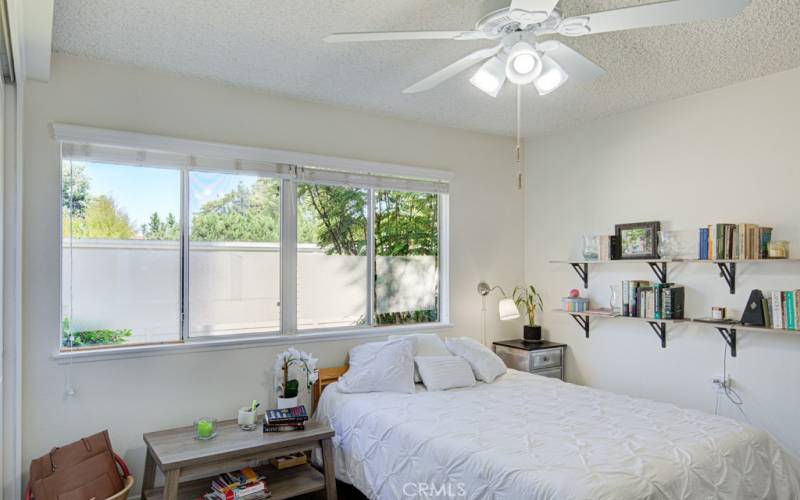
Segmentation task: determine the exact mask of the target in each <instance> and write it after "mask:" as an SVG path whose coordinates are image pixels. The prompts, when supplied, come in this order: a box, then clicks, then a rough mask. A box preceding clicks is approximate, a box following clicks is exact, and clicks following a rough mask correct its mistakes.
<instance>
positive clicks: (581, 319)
mask: <svg viewBox="0 0 800 500" xmlns="http://www.w3.org/2000/svg"><path fill="white" fill-rule="evenodd" d="M570 316H572V319H574V320H575V321H576V322H577V323H578V324H579V325H580V326H581V328H582V329H583V332H584V333H585V334H586V338H587V339H588V338H589V316H581V315H579V314H570Z"/></svg>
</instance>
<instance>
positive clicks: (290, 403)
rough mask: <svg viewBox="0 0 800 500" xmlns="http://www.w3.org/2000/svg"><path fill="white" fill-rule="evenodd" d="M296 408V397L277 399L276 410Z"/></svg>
mask: <svg viewBox="0 0 800 500" xmlns="http://www.w3.org/2000/svg"><path fill="white" fill-rule="evenodd" d="M295 406H297V396H295V397H293V398H278V409H279V410H280V409H282V408H294V407H295Z"/></svg>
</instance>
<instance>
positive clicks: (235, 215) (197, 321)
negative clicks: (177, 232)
mask: <svg viewBox="0 0 800 500" xmlns="http://www.w3.org/2000/svg"><path fill="white" fill-rule="evenodd" d="M280 199H281V197H280V182H279V181H278V180H276V179H271V178H269V177H259V176H255V175H240V174H227V173H216V172H189V211H190V217H191V218H190V223H189V336H190V337H196V336H209V335H236V334H247V333H260V332H276V331H278V330H279V329H280V231H281V226H280V206H281V205H280V203H281V202H280Z"/></svg>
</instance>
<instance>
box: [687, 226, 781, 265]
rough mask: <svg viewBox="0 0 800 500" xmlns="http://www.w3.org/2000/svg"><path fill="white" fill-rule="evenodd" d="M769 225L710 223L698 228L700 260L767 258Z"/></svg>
mask: <svg viewBox="0 0 800 500" xmlns="http://www.w3.org/2000/svg"><path fill="white" fill-rule="evenodd" d="M771 240H772V228H771V227H759V226H758V225H757V224H711V225H709V226H708V227H703V228H700V229H699V242H700V244H699V245H698V255H697V258H698V259H700V260H740V259H741V260H754V259H766V258H768V254H767V247H768V245H769V242H770V241H771Z"/></svg>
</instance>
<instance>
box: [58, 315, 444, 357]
mask: <svg viewBox="0 0 800 500" xmlns="http://www.w3.org/2000/svg"><path fill="white" fill-rule="evenodd" d="M452 327H453V325H451V324H450V323H426V324H423V325H401V326H383V327H376V328H352V329H346V330H327V331H311V332H302V333H297V334H294V335H269V336H257V337H254V336H248V337H236V338H223V339H215V340H206V339H203V340H190V341H188V342H183V343H176V344H152V345H139V346H130V347H112V348H108V349H92V350H85V351H72V352H57V353H55V354H53V359H54V360H55V361H56V362H57V363H58V364H67V363H88V362H92V361H108V360H114V359H127V358H145V357H150V356H164V355H174V354H189V353H194V352H208V351H224V350H230V349H247V348H250V347H263V346H288V345H293V344H305V343H309V342H332V341H337V340H352V339H365V340H366V339H373V338H376V337H385V336H387V335H398V334H404V333H409V334H410V333H418V332H436V331H443V330H449V329H451V328H452Z"/></svg>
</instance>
